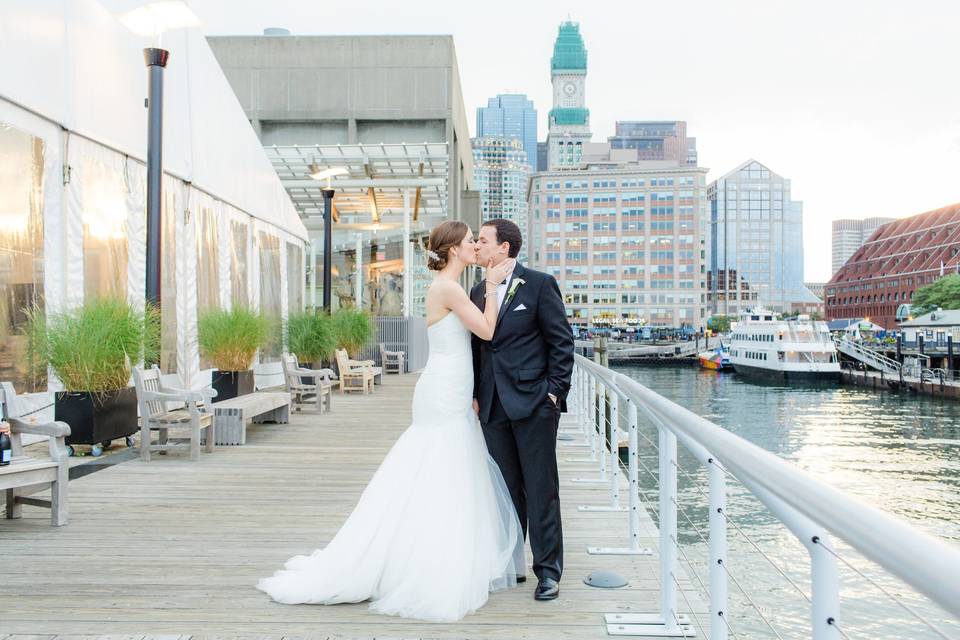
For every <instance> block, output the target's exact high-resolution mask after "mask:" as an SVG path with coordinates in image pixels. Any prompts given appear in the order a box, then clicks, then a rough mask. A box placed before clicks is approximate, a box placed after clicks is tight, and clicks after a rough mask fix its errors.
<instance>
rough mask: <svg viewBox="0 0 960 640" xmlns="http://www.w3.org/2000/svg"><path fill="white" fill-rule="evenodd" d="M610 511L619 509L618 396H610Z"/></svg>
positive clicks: (615, 393) (613, 394)
mask: <svg viewBox="0 0 960 640" xmlns="http://www.w3.org/2000/svg"><path fill="white" fill-rule="evenodd" d="M609 466H610V509H612V510H613V511H621V510H622V509H621V508H620V395H619V394H618V393H617V392H613V393H611V394H610V465H609Z"/></svg>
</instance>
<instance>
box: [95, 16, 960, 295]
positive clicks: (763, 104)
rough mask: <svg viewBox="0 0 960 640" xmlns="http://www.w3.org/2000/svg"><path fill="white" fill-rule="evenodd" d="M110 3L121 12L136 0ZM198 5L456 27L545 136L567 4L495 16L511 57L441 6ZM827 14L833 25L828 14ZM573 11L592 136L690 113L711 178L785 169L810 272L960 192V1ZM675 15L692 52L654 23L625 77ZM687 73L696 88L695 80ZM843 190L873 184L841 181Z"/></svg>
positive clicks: (465, 51) (483, 84) (306, 23)
mask: <svg viewBox="0 0 960 640" xmlns="http://www.w3.org/2000/svg"><path fill="white" fill-rule="evenodd" d="M107 4H108V6H110V8H111V9H114V10H116V9H123V8H127V7H128V6H129V5H130V4H131V3H130V2H125V1H124V0H114V1H113V2H107ZM191 5H192V6H193V7H194V9H195V10H196V12H197V13H198V15H199V16H200V17H201V19H202V20H203V21H204V26H203V29H204V31H205V32H207V33H209V34H227V33H233V34H258V33H260V32H261V31H262V29H263V28H264V27H268V26H278V27H288V28H290V29H291V30H292V31H293V32H294V33H295V34H296V33H303V34H310V33H330V34H344V33H374V34H376V33H384V34H387V33H391V34H394V33H395V34H404V33H410V34H413V33H450V34H452V35H453V36H454V40H455V42H456V46H457V58H458V63H459V67H460V76H461V79H462V82H463V92H464V100H465V103H466V107H467V110H468V111H472V110H473V109H475V108H476V107H478V106H482V105H483V104H485V102H486V99H487V98H488V97H489V96H491V95H496V94H498V93H526V94H527V95H528V97H529V98H530V99H531V100H533V102H534V104H535V105H537V107H538V117H539V122H538V128H539V129H540V131H541V132H546V131H547V122H546V119H547V112H548V109H546V108H544V106H545V105H549V104H550V103H551V100H550V92H551V86H550V84H549V80H548V76H547V75H546V72H547V70H548V69H549V64H550V60H549V52H550V51H551V45H552V42H553V39H554V38H555V36H556V25H557V24H558V23H560V22H561V21H563V20H564V19H565V18H566V17H567V8H566V7H557V6H556V5H554V4H550V5H548V4H546V3H527V4H524V5H519V6H518V5H515V4H511V5H506V4H505V3H504V4H503V8H504V9H506V7H508V6H509V8H510V11H509V14H510V15H511V16H512V17H513V20H512V21H511V22H509V23H498V25H497V32H498V37H503V38H513V41H519V42H524V43H525V48H526V50H527V53H526V54H522V55H520V56H519V58H518V50H517V48H515V47H514V48H503V49H496V48H491V47H489V46H488V43H489V35H490V34H489V32H488V30H485V29H484V28H482V25H481V24H479V23H478V22H477V21H476V20H472V19H470V14H469V13H467V12H466V11H460V10H456V11H452V10H450V8H449V7H448V6H447V5H445V4H441V3H439V2H414V3H411V4H410V5H409V6H405V7H404V10H403V11H402V12H394V11H382V7H383V5H381V4H380V3H374V2H365V3H351V4H347V3H341V2H333V3H329V4H325V5H324V6H323V7H311V6H306V5H302V4H299V3H294V2H289V1H285V0H279V1H277V2H274V3H271V4H270V5H265V4H262V3H255V2H230V3H227V2H225V1H224V0H193V1H192V2H191ZM377 7H380V9H378V8H377ZM497 7H498V5H497V3H496V2H494V3H493V5H491V6H489V7H487V10H488V11H491V12H494V13H495V12H496V11H497ZM228 9H229V10H228ZM571 9H575V8H571ZM824 12H829V15H830V16H831V19H830V20H822V19H821V16H822V14H823V13H824ZM570 18H571V19H572V20H573V21H575V22H579V23H580V28H581V32H582V33H583V35H584V38H585V39H586V40H587V41H588V42H589V47H588V48H589V50H590V60H591V64H590V66H591V82H590V98H589V103H590V109H591V114H590V121H591V130H592V132H593V134H594V141H595V142H600V141H603V140H606V138H607V137H608V136H611V135H613V134H614V131H615V126H614V123H615V122H616V121H617V120H641V119H642V120H685V121H686V122H687V124H688V127H689V128H690V130H692V131H695V132H696V135H697V143H698V150H699V156H700V158H699V161H700V165H701V166H703V167H706V168H708V169H709V171H710V172H709V174H708V179H710V180H714V179H716V178H718V177H720V176H721V175H722V172H723V171H725V170H728V169H729V167H731V166H736V165H737V164H738V163H739V162H742V160H743V158H746V157H758V158H763V159H764V160H765V161H766V162H767V163H768V165H769V166H770V167H771V169H772V170H774V171H777V172H778V173H781V174H783V175H789V176H791V178H792V181H793V186H794V192H795V195H794V197H795V198H797V199H799V200H803V201H804V203H805V225H804V227H805V228H804V237H805V242H804V245H805V257H806V260H805V266H806V269H805V279H806V280H811V281H818V280H819V281H825V280H827V279H828V278H829V276H830V275H831V246H830V242H829V237H830V227H831V222H832V220H833V219H836V218H866V217H872V216H889V217H899V216H905V215H909V214H911V213H913V212H916V211H917V210H928V209H934V208H938V207H941V206H945V205H947V204H951V203H953V202H957V201H960V196H958V193H957V191H956V189H955V187H954V185H953V181H952V180H951V178H952V177H953V176H955V175H956V174H957V171H958V170H960V116H958V115H957V114H960V89H958V88H957V87H956V86H955V85H954V84H952V83H949V82H944V81H943V76H942V74H941V73H940V70H939V69H940V66H939V65H937V64H935V63H936V62H937V61H942V60H949V59H956V58H957V57H958V55H960V42H958V41H956V39H954V38H952V36H951V30H952V26H951V25H954V24H956V22H957V20H958V18H960V7H958V6H953V5H951V4H948V3H945V2H940V3H932V4H930V5H927V11H926V12H925V13H922V14H917V12H915V11H912V10H910V9H909V7H906V6H899V5H897V4H894V3H892V2H879V3H869V4H867V3H865V2H853V3H847V4H843V5H835V4H829V5H828V4H827V3H826V2H819V1H816V2H813V3H807V4H805V5H803V6H792V5H788V4H776V3H774V4H767V5H757V4H755V3H748V2H734V3H733V4H726V5H723V6H718V5H711V4H708V3H699V2H698V3H694V4H693V5H690V6H688V5H684V6H673V5H663V6H643V7H633V6H624V7H618V9H617V10H616V11H601V10H590V11H587V10H583V9H580V10H574V11H573V12H572V13H571V15H570ZM678 21H679V22H680V23H682V24H684V26H685V32H684V38H685V40H686V41H687V42H688V45H685V46H680V47H678V46H676V44H677V43H676V42H675V39H676V35H675V33H674V32H668V31H666V30H664V31H662V32H661V31H657V30H656V29H647V30H646V31H644V39H643V48H644V50H645V51H646V54H645V55H644V56H642V57H641V58H640V59H641V60H643V62H642V63H638V64H639V67H638V70H639V71H640V75H639V77H640V78H641V80H642V81H641V82H631V83H624V82H623V81H622V75H621V74H622V72H623V70H622V60H623V59H624V58H625V57H626V56H628V55H632V54H634V53H635V51H634V50H635V47H636V44H635V43H636V42H637V41H636V38H635V34H634V26H632V25H635V24H639V23H643V24H650V25H655V24H670V23H677V22H678ZM313 25H315V26H313ZM311 27H312V28H311ZM890 42H896V43H897V45H898V46H896V47H890V46H889V43H890ZM668 49H669V50H670V51H671V54H670V56H668V57H666V58H664V60H669V63H666V62H657V56H656V55H655V54H656V52H657V51H665V50H668ZM521 53H522V52H521ZM704 61H709V63H705V62H704ZM693 75H696V77H697V78H698V82H696V83H693V82H691V81H690V78H691V77H692V76H693ZM651 96H653V97H651ZM904 114H908V115H909V114H917V117H914V118H912V119H905V118H904ZM920 115H922V117H919V116H920ZM471 133H472V134H475V133H476V132H471ZM541 135H544V134H543V133H541ZM826 151H829V153H825V152H826ZM904 158H917V159H922V160H923V161H922V162H915V163H905V162H902V159H904ZM894 159H896V160H899V161H897V162H893V161H892V160H894ZM841 167H842V168H841ZM851 183H856V184H861V185H870V184H873V185H876V188H875V189H862V188H858V189H850V188H849V185H850V184H851ZM918 184H922V185H923V188H922V189H917V188H916V186H917V185H918Z"/></svg>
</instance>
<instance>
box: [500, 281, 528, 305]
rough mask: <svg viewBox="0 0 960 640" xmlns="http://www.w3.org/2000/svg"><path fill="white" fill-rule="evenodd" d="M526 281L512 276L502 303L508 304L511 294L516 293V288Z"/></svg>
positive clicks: (511, 297)
mask: <svg viewBox="0 0 960 640" xmlns="http://www.w3.org/2000/svg"><path fill="white" fill-rule="evenodd" d="M526 283H527V281H526V280H524V279H523V278H514V279H513V282H511V283H510V290H509V291H507V299H506V300H505V301H504V302H503V304H510V301H511V300H513V296H514V295H515V294H516V293H517V289H519V288H520V287H521V286H522V285H524V284H526Z"/></svg>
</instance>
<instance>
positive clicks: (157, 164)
mask: <svg viewBox="0 0 960 640" xmlns="http://www.w3.org/2000/svg"><path fill="white" fill-rule="evenodd" d="M120 21H121V22H122V23H123V24H124V25H125V26H126V27H127V28H128V29H130V31H132V32H134V33H135V34H137V35H140V36H144V37H151V38H153V39H154V40H155V42H156V44H157V46H155V47H146V48H145V49H144V50H143V60H144V63H145V64H146V66H147V95H148V97H147V101H146V107H147V203H146V204H147V207H146V209H147V255H146V274H147V275H146V283H145V285H146V301H147V303H148V304H152V305H154V306H155V307H156V308H157V309H158V310H159V309H160V265H161V261H160V252H161V250H162V247H161V242H160V240H161V236H162V229H163V226H162V224H161V197H162V194H163V186H162V181H163V73H164V69H166V67H167V62H168V61H169V59H170V52H169V51H168V50H166V49H163V48H161V47H160V44H161V38H162V35H163V32H164V31H168V30H170V29H182V28H185V27H195V26H198V25H199V24H200V19H199V18H197V16H196V14H194V13H193V11H191V10H190V7H188V6H187V4H186V3H185V2H182V1H181V0H165V1H161V2H151V3H148V4H146V5H144V6H142V7H138V8H137V9H134V10H132V11H128V12H127V13H124V14H122V15H121V16H120ZM147 364H150V363H147Z"/></svg>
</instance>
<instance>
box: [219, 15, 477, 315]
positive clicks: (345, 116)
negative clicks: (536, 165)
mask: <svg viewBox="0 0 960 640" xmlns="http://www.w3.org/2000/svg"><path fill="white" fill-rule="evenodd" d="M208 40H209V43H210V46H211V48H212V49H213V51H214V53H215V55H216V57H217V59H218V60H219V62H220V65H221V66H222V68H223V70H224V73H225V74H226V76H227V78H228V79H229V81H230V84H231V86H232V87H233V90H234V92H235V93H236V95H237V98H238V99H239V101H240V104H241V105H242V106H243V108H244V110H245V112H246V115H247V117H248V118H249V120H250V122H251V124H252V125H253V128H254V130H255V131H256V132H257V135H258V136H259V137H260V140H261V142H262V143H263V145H264V147H265V148H266V150H267V154H268V156H270V157H271V159H272V160H273V163H274V166H275V168H276V169H277V172H278V173H279V174H280V176H281V179H282V180H283V181H284V184H285V185H286V186H287V189H288V191H289V193H290V195H291V198H292V199H293V201H294V202H295V204H296V205H297V207H298V209H299V210H300V214H301V216H302V217H303V219H304V222H305V224H306V227H307V229H308V230H309V232H310V237H311V241H312V245H311V249H312V251H311V255H310V259H309V260H308V268H307V270H308V274H309V278H310V284H311V286H310V287H309V288H308V291H309V293H308V298H309V301H313V300H314V299H315V298H316V296H319V295H322V293H321V292H318V290H317V287H316V286H315V285H316V283H319V282H322V277H321V276H322V274H320V273H319V270H320V268H321V266H322V253H321V250H322V233H323V222H322V211H323V200H322V196H321V191H320V188H321V187H322V186H324V185H323V184H322V183H320V182H317V181H316V180H311V179H310V173H311V167H312V170H313V172H314V173H316V172H317V171H318V170H319V171H322V170H324V169H327V168H341V167H342V168H344V169H346V170H347V174H346V175H343V176H338V177H337V178H334V179H333V180H332V186H333V188H334V189H335V190H336V195H335V197H334V212H335V218H336V220H335V226H334V245H335V255H334V260H333V276H334V284H333V292H334V295H335V299H334V307H335V308H336V307H337V306H338V305H344V306H350V305H353V304H355V303H356V302H357V301H358V300H359V301H360V303H361V304H362V306H363V307H364V308H367V309H369V310H371V311H373V312H374V313H376V314H378V315H400V314H403V315H422V312H423V298H424V295H425V290H426V285H427V283H428V282H429V276H428V274H427V270H426V258H425V255H424V253H423V241H424V238H425V236H426V235H427V234H428V233H429V230H430V229H431V228H432V227H433V226H435V225H436V224H437V223H438V222H440V221H442V220H444V219H448V218H455V219H462V220H464V221H466V222H467V223H468V224H470V225H471V227H473V228H476V226H477V224H478V223H479V196H478V194H476V192H475V191H473V190H472V183H473V151H472V149H471V146H470V135H469V131H468V124H467V115H466V109H465V107H464V103H463V97H462V92H461V86H460V75H459V71H458V68H457V56H456V51H455V49H454V43H453V38H452V37H451V36H291V35H284V34H281V35H277V36H273V35H270V36H218V37H210V38H209V39H208ZM405 238H408V239H409V240H405ZM408 278H409V281H408ZM405 285H408V286H405Z"/></svg>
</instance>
